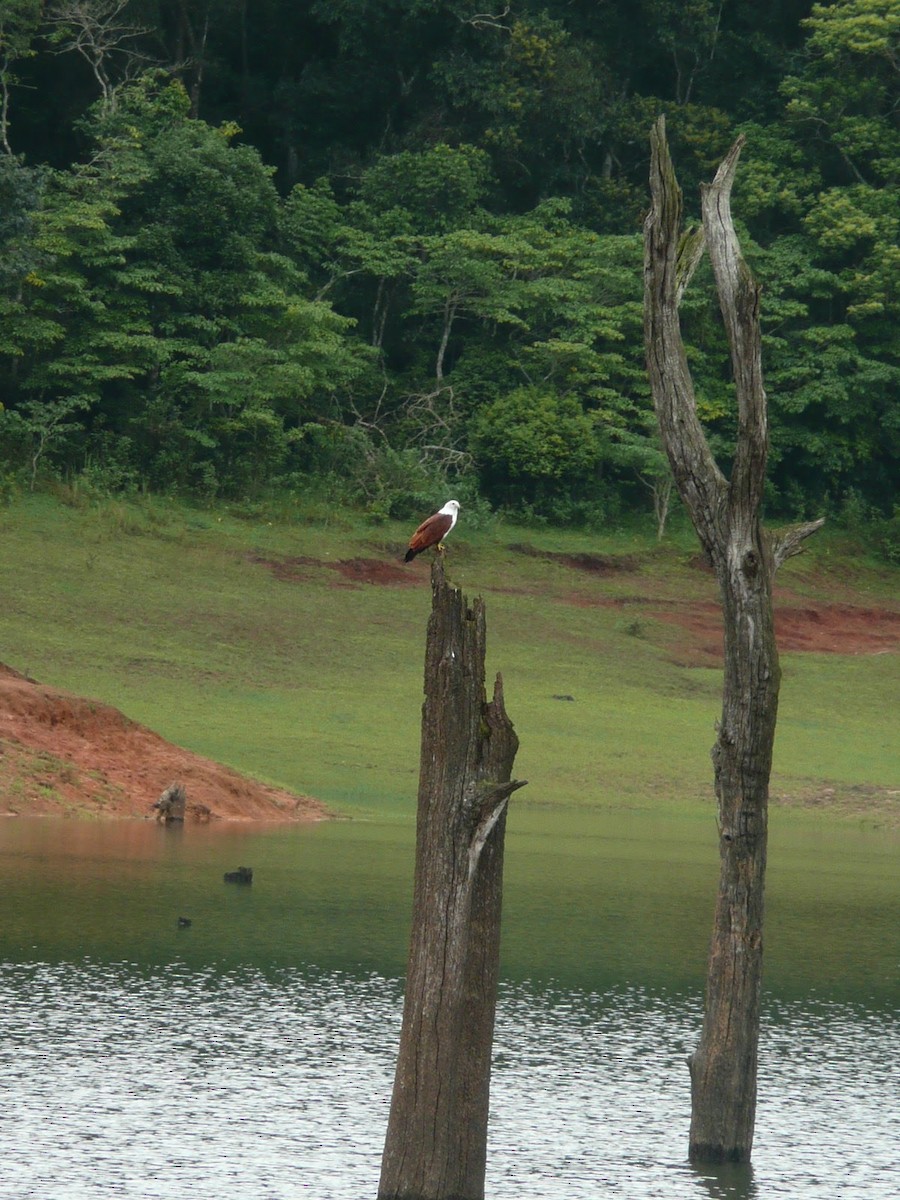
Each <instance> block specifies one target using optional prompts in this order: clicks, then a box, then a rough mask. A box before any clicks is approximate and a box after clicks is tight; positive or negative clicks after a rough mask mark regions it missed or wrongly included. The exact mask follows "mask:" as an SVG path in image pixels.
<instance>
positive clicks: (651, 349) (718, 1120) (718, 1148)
mask: <svg viewBox="0 0 900 1200" xmlns="http://www.w3.org/2000/svg"><path fill="white" fill-rule="evenodd" d="M742 145H743V139H739V140H738V141H737V142H736V143H735V145H734V146H733V147H732V149H731V151H730V153H729V154H728V155H727V156H726V158H725V159H724V160H723V162H722V164H721V166H720V167H719V170H718V172H717V174H716V177H715V179H714V181H713V182H712V184H710V185H709V186H707V187H704V188H703V189H702V207H703V224H702V227H701V228H700V229H699V230H694V231H692V232H689V233H687V234H685V233H683V231H682V228H681V214H682V198H681V189H680V188H679V186H678V183H677V181H676V178H675V171H674V168H673V166H672V162H671V159H670V157H669V151H668V146H667V144H666V135H665V120H664V118H660V120H659V121H658V122H657V124H656V125H655V126H654V128H653V132H652V135H651V167H650V189H651V194H652V206H651V209H650V212H649V214H648V216H647V219H646V223H645V227H644V237H645V270H644V280H645V293H644V319H645V334H644V336H645V344H646V351H647V367H648V372H649V375H650V383H651V387H652V390H653V400H654V404H655V407H656V412H657V416H658V418H659V424H660V431H661V434H662V439H663V443H664V445H665V448H666V452H667V453H668V455H669V461H670V463H671V465H672V472H673V475H674V477H675V482H676V485H677V487H678V490H679V493H680V495H681V499H682V500H683V502H684V504H685V506H686V508H687V510H688V512H689V513H690V516H691V520H692V521H693V524H694V527H695V529H696V531H697V534H698V536H699V538H700V541H701V543H702V545H703V547H704V549H705V550H706V552H707V554H708V555H709V557H710V559H711V561H712V564H713V567H714V569H715V572H716V578H717V580H718V584H719V592H720V596H721V600H722V610H723V617H724V625H725V674H724V682H723V692H722V717H721V720H720V722H719V730H718V736H717V738H716V742H715V745H714V747H713V751H712V758H713V768H714V774H715V790H716V798H717V801H718V824H719V854H720V861H721V873H720V878H719V889H718V895H717V900H716V912H715V922H714V928H713V937H712V945H711V948H710V955H709V967H708V972H707V980H706V1008H705V1013H704V1021H703V1030H702V1033H701V1036H700V1042H699V1045H698V1047H697V1049H696V1051H695V1052H694V1054H693V1055H692V1056H691V1059H690V1072H691V1094H692V1111H691V1133H690V1146H689V1153H690V1157H691V1159H692V1160H693V1161H700V1162H710V1161H712V1162H722V1161H735V1162H742V1161H746V1160H748V1159H749V1157H750V1152H751V1148H752V1145H753V1131H754V1122H755V1115H756V1072H757V1048H758V1042H759V1001H760V983H761V978H762V954H763V895H764V885H765V869H766V845H767V832H768V790H769V774H770V771H771V765H772V749H773V745H774V740H775V722H776V715H777V711H778V692H779V686H780V679H781V673H780V668H779V664H778V650H777V647H776V644H775V630H774V619H773V608H772V580H773V578H774V574H775V570H776V569H777V567H778V566H779V565H780V564H781V563H782V562H783V561H784V560H785V559H786V558H788V557H789V556H790V555H792V554H795V553H797V552H798V551H799V549H800V547H801V543H802V541H803V539H804V538H806V537H808V536H809V535H810V534H811V533H813V532H814V531H815V530H816V529H817V528H819V526H820V525H821V524H822V522H821V521H815V522H811V523H809V524H807V525H803V526H797V527H795V528H793V529H790V530H788V531H787V532H785V533H783V534H781V535H779V536H774V537H773V536H771V535H767V534H766V533H765V532H764V531H763V529H762V527H761V523H760V507H761V504H762V498H763V488H764V484H765V472H766V456H767V451H768V431H767V422H766V394H765V391H764V389H763V382H762V362H761V338H760V328H759V297H760V290H759V288H758V286H757V284H756V283H755V281H754V279H753V277H752V275H751V273H750V271H749V269H748V267H747V265H746V263H745V262H744V260H743V257H742V255H741V250H740V245H739V243H738V240H737V236H736V234H735V231H734V225H733V222H732V217H731V189H732V184H733V181H734V175H735V171H736V169H737V163H738V157H739V155H740V151H741V147H742ZM704 246H706V248H707V249H708V250H709V257H710V261H711V263H712V268H713V273H714V276H715V283H716V290H717V292H718V296H719V304H720V307H721V311H722V318H723V321H724V324H725V327H726V331H727V334H728V341H729V345H730V348H731V362H732V367H733V371H734V381H735V393H736V399H737V409H738V434H737V444H736V448H735V454H734V459H733V462H732V464H731V472H730V476H729V477H728V478H726V477H725V475H724V474H723V473H722V471H721V470H720V468H719V466H718V464H717V463H716V460H715V458H714V456H713V453H712V451H711V450H710V447H709V444H708V442H707V439H706V436H705V434H704V431H703V427H702V425H701V423H700V420H699V418H698V416H697V408H696V401H695V398H694V390H693V384H692V380H691V375H690V371H689V369H688V365H687V358H686V356H685V351H684V344H683V342H682V339H681V331H680V328H679V319H678V306H679V303H680V301H681V297H682V295H683V293H684V290H685V288H686V287H687V285H688V283H689V281H690V278H691V275H692V273H693V271H694V269H695V268H696V266H697V263H698V262H699V259H700V256H701V255H702V253H703V249H704Z"/></svg>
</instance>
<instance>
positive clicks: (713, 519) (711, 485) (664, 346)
mask: <svg viewBox="0 0 900 1200" xmlns="http://www.w3.org/2000/svg"><path fill="white" fill-rule="evenodd" d="M650 148H651V156H650V193H651V198H652V203H651V207H650V211H649V213H648V214H647V219H646V220H645V222H644V344H645V347H646V352H647V373H648V375H649V378H650V387H651V390H652V393H653V404H654V407H655V409H656V415H657V418H658V419H659V424H660V430H661V433H662V438H663V443H664V445H665V447H666V453H667V455H668V458H669V462H670V464H671V467H672V474H673V476H674V478H675V484H676V486H677V488H678V494H679V495H680V496H681V499H682V500H683V501H684V504H685V507H686V508H687V509H688V511H689V512H690V514H691V519H692V521H693V523H694V526H695V528H696V529H697V532H698V534H699V536H700V539H701V541H702V542H703V545H704V547H705V548H706V549H707V550H711V549H712V548H713V547H714V546H715V545H716V544H717V541H718V539H717V537H716V532H717V522H718V517H719V514H720V513H721V511H722V508H723V505H724V503H725V500H726V497H727V494H728V483H727V481H726V479H725V477H724V476H723V474H722V472H721V471H720V470H719V468H718V465H717V464H716V460H715V458H714V457H713V454H712V451H711V450H710V448H709V443H708V442H707V440H706V435H705V433H704V432H703V427H702V425H701V424H700V419H699V417H698V416H697V402H696V398H695V395H694V385H693V382H692V380H691V374H690V371H689V369H688V364H687V357H686V355H685V351H684V343H683V341H682V338H681V327H680V323H679V320H678V304H679V301H680V299H681V296H682V295H683V293H684V289H685V287H686V286H687V283H688V281H689V279H690V277H691V275H692V274H693V271H694V269H695V268H696V266H697V263H698V262H699V260H700V255H701V254H702V252H703V245H704V237H705V235H704V232H703V231H702V230H699V231H690V232H688V233H687V234H686V235H684V236H683V237H682V236H680V228H681V215H682V198H681V188H680V187H679V186H678V181H677V179H676V178H675V169H674V167H673V166H672V160H671V158H670V156H669V149H668V146H667V144H666V122H665V117H660V118H659V120H658V121H657V122H656V124H655V125H654V127H653V129H652V130H651V133H650Z"/></svg>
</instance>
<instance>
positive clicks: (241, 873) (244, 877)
mask: <svg viewBox="0 0 900 1200" xmlns="http://www.w3.org/2000/svg"><path fill="white" fill-rule="evenodd" d="M225 882H226V883H252V882H253V868H252V867H238V869H237V870H236V871H226V872H225Z"/></svg>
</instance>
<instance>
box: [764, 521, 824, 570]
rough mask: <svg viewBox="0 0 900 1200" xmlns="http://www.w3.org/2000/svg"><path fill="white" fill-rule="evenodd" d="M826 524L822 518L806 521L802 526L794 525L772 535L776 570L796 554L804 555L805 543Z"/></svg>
mask: <svg viewBox="0 0 900 1200" xmlns="http://www.w3.org/2000/svg"><path fill="white" fill-rule="evenodd" d="M824 524H825V518H824V517H820V518H819V519H818V521H806V522H805V523H804V524H802V525H792V526H790V528H788V529H780V530H778V532H777V533H772V534H770V538H771V547H772V558H773V560H774V563H775V570H776V571H777V570H778V568H779V567H780V566H781V564H782V563H783V562H786V561H787V559H789V558H793V556H794V555H795V554H802V553H803V542H805V541H806V539H807V538H808V537H810V536H811V535H812V534H814V533H815V532H816V531H817V530H819V529H821V528H822V526H823V525H824Z"/></svg>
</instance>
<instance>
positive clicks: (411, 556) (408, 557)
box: [403, 550, 419, 562]
mask: <svg viewBox="0 0 900 1200" xmlns="http://www.w3.org/2000/svg"><path fill="white" fill-rule="evenodd" d="M418 553H419V552H418V550H407V552H406V554H405V555H404V556H403V561H404V562H412V560H413V559H414V558H415V557H416V555H417V554H418Z"/></svg>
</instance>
